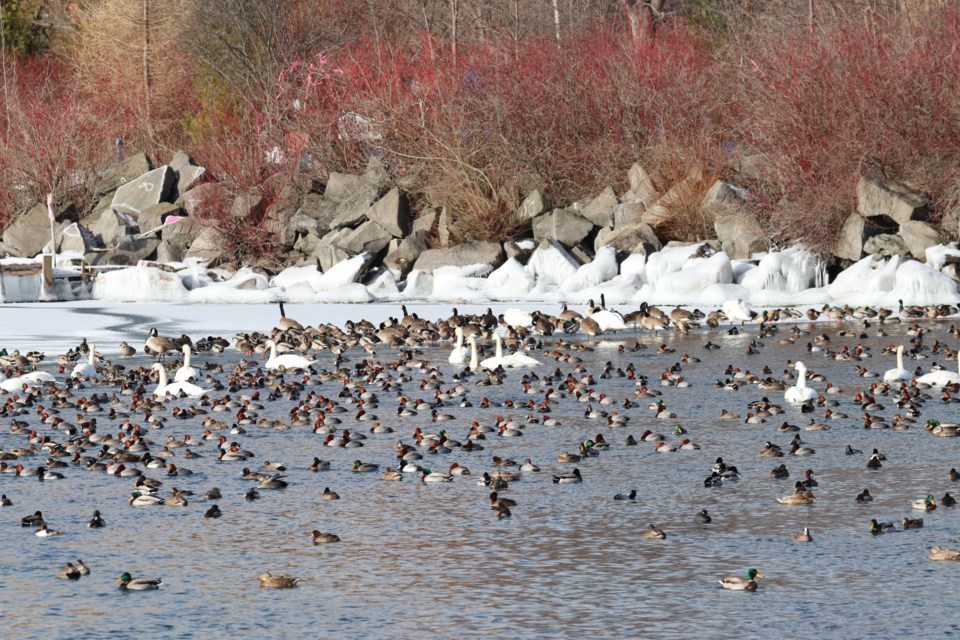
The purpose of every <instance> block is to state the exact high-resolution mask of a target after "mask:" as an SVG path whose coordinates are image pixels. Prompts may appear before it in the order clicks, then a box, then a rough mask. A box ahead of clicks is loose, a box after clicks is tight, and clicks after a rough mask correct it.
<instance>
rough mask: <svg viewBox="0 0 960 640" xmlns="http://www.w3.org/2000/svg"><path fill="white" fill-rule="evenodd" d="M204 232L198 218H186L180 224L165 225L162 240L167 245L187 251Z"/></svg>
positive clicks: (161, 235)
mask: <svg viewBox="0 0 960 640" xmlns="http://www.w3.org/2000/svg"><path fill="white" fill-rule="evenodd" d="M201 231H203V228H202V227H201V225H200V223H199V222H198V221H197V219H196V218H189V217H188V218H184V219H182V220H179V221H178V222H174V223H172V224H167V225H164V227H163V229H161V230H160V238H161V240H163V241H164V242H165V243H167V244H169V245H171V246H174V247H179V248H181V249H184V250H186V249H187V247H189V246H190V245H191V244H193V241H194V240H196V239H197V237H198V236H199V235H200V232H201Z"/></svg>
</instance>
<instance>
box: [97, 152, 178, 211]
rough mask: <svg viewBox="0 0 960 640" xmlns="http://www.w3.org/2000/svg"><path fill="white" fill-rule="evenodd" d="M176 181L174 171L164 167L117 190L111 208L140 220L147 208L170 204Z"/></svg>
mask: <svg viewBox="0 0 960 640" xmlns="http://www.w3.org/2000/svg"><path fill="white" fill-rule="evenodd" d="M175 180H176V176H175V175H174V173H173V169H171V168H170V167H169V166H168V165H164V166H162V167H160V168H159V169H154V170H153V171H150V172H149V173H145V174H144V175H142V176H140V177H139V178H137V179H136V180H132V181H131V182H128V183H126V184H125V185H123V186H122V187H120V188H119V189H117V192H116V193H115V194H114V196H113V203H112V204H111V205H110V206H111V207H112V208H113V209H114V210H115V211H119V212H120V213H126V214H128V215H131V216H134V217H136V218H139V216H140V214H141V213H142V212H143V210H144V209H146V208H147V207H149V206H151V205H155V204H159V203H161V202H168V198H169V196H170V193H171V192H172V190H173V184H174V182H175Z"/></svg>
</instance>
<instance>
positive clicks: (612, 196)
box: [581, 187, 620, 227]
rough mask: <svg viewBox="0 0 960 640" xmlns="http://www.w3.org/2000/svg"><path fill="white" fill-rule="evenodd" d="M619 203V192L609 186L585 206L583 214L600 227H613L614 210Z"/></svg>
mask: <svg viewBox="0 0 960 640" xmlns="http://www.w3.org/2000/svg"><path fill="white" fill-rule="evenodd" d="M618 204H620V201H619V200H618V199H617V194H616V193H614V191H613V188H612V187H607V188H606V189H604V190H603V191H602V192H600V195H598V196H597V197H596V198H594V199H593V200H591V201H590V204H588V205H587V206H586V207H584V209H583V212H582V213H581V215H582V216H583V217H584V218H586V219H587V220H589V221H590V222H592V223H593V224H595V225H597V226H598V227H612V226H613V210H614V208H615V207H616V206H617V205H618Z"/></svg>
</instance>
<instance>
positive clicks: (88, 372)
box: [70, 344, 97, 378]
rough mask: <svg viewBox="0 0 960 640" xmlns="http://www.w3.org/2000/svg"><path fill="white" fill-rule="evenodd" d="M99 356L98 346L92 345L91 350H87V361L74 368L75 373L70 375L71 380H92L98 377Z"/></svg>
mask: <svg viewBox="0 0 960 640" xmlns="http://www.w3.org/2000/svg"><path fill="white" fill-rule="evenodd" d="M96 360H97V354H96V346H95V345H92V344H91V345H90V349H88V350H87V361H86V362H80V363H77V366H75V367H74V368H73V372H72V373H71V374H70V377H71V378H92V377H94V376H95V375H97V365H96Z"/></svg>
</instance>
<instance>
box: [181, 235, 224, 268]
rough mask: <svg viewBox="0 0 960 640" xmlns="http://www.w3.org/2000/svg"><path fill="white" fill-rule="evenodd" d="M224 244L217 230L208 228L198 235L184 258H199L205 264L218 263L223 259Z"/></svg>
mask: <svg viewBox="0 0 960 640" xmlns="http://www.w3.org/2000/svg"><path fill="white" fill-rule="evenodd" d="M222 244H223V243H222V242H221V241H220V236H219V234H218V233H217V230H216V229H213V228H211V227H207V228H205V229H203V230H201V231H200V233H199V234H197V237H196V239H194V241H193V242H192V243H191V244H190V248H189V249H188V250H187V253H186V254H185V255H184V258H198V259H200V260H203V261H205V262H215V261H218V260H220V259H221V258H222V257H223V252H222V250H221V246H222Z"/></svg>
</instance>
